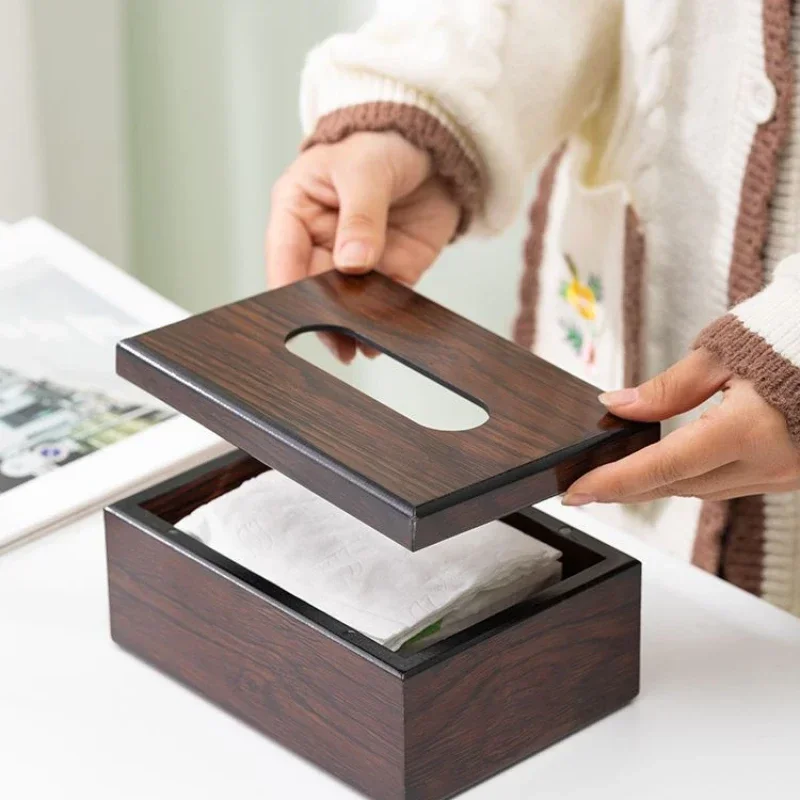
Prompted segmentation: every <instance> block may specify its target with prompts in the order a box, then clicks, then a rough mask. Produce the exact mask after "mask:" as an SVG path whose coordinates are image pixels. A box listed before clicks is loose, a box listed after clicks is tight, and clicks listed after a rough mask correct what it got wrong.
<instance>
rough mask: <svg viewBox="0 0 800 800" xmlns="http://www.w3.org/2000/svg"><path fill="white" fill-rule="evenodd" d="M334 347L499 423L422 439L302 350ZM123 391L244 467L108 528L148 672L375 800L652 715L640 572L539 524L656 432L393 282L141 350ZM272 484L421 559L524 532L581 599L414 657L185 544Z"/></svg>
mask: <svg viewBox="0 0 800 800" xmlns="http://www.w3.org/2000/svg"><path fill="white" fill-rule="evenodd" d="M331 328H332V329H346V330H349V331H354V332H355V333H356V335H358V336H360V337H362V338H363V339H364V340H365V341H368V342H369V343H370V344H371V345H373V346H374V347H377V348H378V349H382V350H385V351H387V352H390V353H393V354H394V355H395V356H397V357H399V358H401V359H402V360H404V361H405V362H406V363H408V364H409V365H411V366H413V367H415V368H417V369H419V370H420V371H423V372H425V373H427V374H429V375H430V376H432V377H434V378H436V379H437V380H440V381H442V382H444V383H446V384H448V385H450V386H453V387H458V388H459V390H461V391H462V393H464V394H465V395H467V396H469V397H471V398H474V399H475V400H476V401H477V402H479V403H480V404H482V405H483V406H484V407H485V408H486V410H487V411H488V413H489V417H490V419H489V421H488V422H486V423H485V424H484V425H483V426H481V427H480V428H477V429H474V430H469V431H458V432H452V431H444V432H443V431H433V430H429V429H426V428H423V427H421V426H419V425H417V424H416V423H413V422H412V421H411V420H408V419H406V418H405V417H403V416H401V415H399V414H397V413H396V412H394V411H392V410H391V409H388V408H387V407H386V406H383V405H382V404H380V403H378V402H377V401H375V400H372V399H371V398H369V397H367V396H365V395H363V394H361V393H360V392H357V391H355V390H353V389H352V388H350V387H347V386H346V385H345V384H343V383H342V382H341V381H338V380H337V379H336V378H333V377H332V376H330V375H328V374H327V373H325V372H323V371H322V370H319V369H317V368H316V367H313V366H311V365H309V364H307V363H306V362H304V361H302V359H300V358H298V357H296V356H294V355H292V354H291V353H290V352H289V351H288V350H287V349H286V348H285V346H284V345H285V341H286V340H287V339H288V338H289V337H290V336H291V335H292V334H294V333H296V332H297V331H299V330H315V329H331ZM118 370H119V372H120V374H122V375H124V376H125V377H128V378H129V379H131V380H133V381H134V382H135V383H137V384H138V385H139V386H141V387H143V388H145V389H147V390H148V391H150V392H151V393H153V394H155V395H156V396H158V397H160V398H161V399H163V400H166V401H167V402H170V403H171V404H172V405H173V406H174V407H175V408H177V409H178V410H179V411H181V412H183V413H185V414H187V415H188V416H191V417H194V418H195V419H197V420H199V421H200V422H202V423H203V424H205V425H206V426H207V427H209V428H211V429H212V430H214V431H216V432H217V433H220V434H221V435H223V436H225V437H226V438H227V439H228V440H229V441H231V442H233V443H234V444H236V445H238V446H239V447H241V448H242V450H243V451H246V452H243V451H238V452H235V453H233V454H232V455H228V456H224V457H222V458H220V459H216V460H214V461H212V462H210V463H208V464H205V465H204V466H201V467H199V468H197V469H194V470H192V471H190V472H187V473H185V474H184V475H182V476H179V477H177V478H175V479H173V480H171V481H167V482H165V483H162V484H160V485H158V486H156V487H154V488H152V489H150V490H148V491H145V492H142V493H140V494H138V495H136V496H134V497H131V498H129V499H127V500H124V501H122V502H120V503H117V504H115V505H113V506H111V507H110V508H109V509H107V511H106V543H107V557H108V578H109V595H110V610H111V633H112V636H113V638H114V640H115V641H116V642H118V643H119V644H120V645H122V646H123V647H125V648H127V649H128V650H130V651H131V652H133V653H136V654H137V655H139V656H141V657H143V658H144V659H146V660H147V661H149V662H151V663H152V664H154V665H156V666H157V667H159V668H160V669H162V670H163V671H164V672H166V673H168V674H170V675H172V676H174V677H176V678H178V679H179V680H181V681H182V682H184V683H186V684H188V685H189V686H191V687H193V688H194V689H196V690H197V691H198V692H199V693H200V694H202V695H204V696H205V697H207V698H208V699H210V700H212V701H214V702H215V703H218V704H219V705H220V706H222V707H224V708H226V709H227V710H229V711H230V712H232V713H234V714H236V715H237V716H239V717H240V718H242V719H243V720H246V721H247V722H249V723H250V724H252V725H253V726H254V727H255V728H257V729H259V730H261V731H263V732H264V733H266V734H268V735H269V736H270V737H271V738H273V739H275V740H276V741H278V742H279V743H281V744H282V745H284V746H286V747H288V748H290V749H292V750H293V751H295V752H296V753H298V754H299V755H301V756H303V757H305V758H307V759H308V760H309V761H312V762H314V763H315V764H317V765H319V766H320V767H322V768H324V769H326V770H327V771H329V772H330V773H331V774H333V775H335V776H337V777H338V778H340V779H342V780H343V781H346V782H347V783H349V784H351V785H352V786H353V787H355V788H356V789H358V790H360V791H361V792H363V793H364V794H365V795H367V796H368V797H371V798H375V800H441V799H442V798H448V797H451V796H453V795H455V794H458V793H459V792H461V791H463V790H464V789H467V788H469V787H471V786H473V785H475V784H477V783H479V782H480V781H483V780H485V779H486V778H488V777H490V776H492V775H494V774H495V773H497V772H499V771H501V770H503V769H505V768H507V767H509V766H511V765H512V764H515V763H517V762H519V761H520V760H522V759H524V758H527V757H528V756H531V755H533V754H534V753H536V752H537V751H539V750H541V749H543V748H545V747H547V746H548V745H550V744H552V743H553V742H556V741H558V740H559V739H562V738H564V737H565V736H568V735H570V734H571V733H574V732H576V731H578V730H580V729H581V728H583V727H585V726H586V725H589V724H590V723H592V722H594V721H595V720H598V719H600V718H601V717H603V716H605V715H607V714H609V713H611V712H612V711H615V710H617V709H619V708H620V707H622V706H623V705H625V704H626V703H628V702H629V701H630V700H632V699H633V698H634V697H635V696H636V694H637V693H638V690H639V625H640V622H639V620H640V577H641V576H640V564H639V563H638V562H637V561H636V560H635V559H633V558H630V557H629V556H627V555H625V554H623V553H620V552H618V551H616V550H614V549H613V548H610V547H608V546H606V545H604V544H602V543H600V542H598V541H596V540H594V539H592V538H591V537H589V536H587V535H585V534H583V533H581V532H580V531H576V530H572V529H570V528H568V527H565V526H564V525H563V524H562V523H560V522H558V521H557V520H555V519H553V518H551V517H548V516H547V515H545V514H542V513H540V512H538V511H535V510H533V509H531V508H530V505H531V504H532V503H534V502H537V501H539V500H541V499H543V498H544V497H546V496H548V495H552V494H555V493H556V492H558V491H562V490H563V489H564V488H566V486H567V485H568V484H569V483H570V482H571V481H572V480H574V479H575V478H576V477H578V476H579V475H581V474H583V473H584V472H585V471H586V470H588V469H590V468H592V467H593V466H595V465H597V464H601V463H605V462H607V461H610V460H612V459H614V458H619V457H621V456H622V455H625V454H627V453H629V452H632V451H633V450H635V449H637V448H639V447H642V446H644V445H646V444H649V443H651V442H653V441H655V440H656V439H657V437H658V426H655V425H642V424H634V423H628V422H623V421H621V420H617V419H615V418H613V417H609V416H608V415H606V414H605V412H604V410H603V409H602V407H601V406H600V405H599V404H598V403H597V401H596V390H594V389H593V388H592V387H590V386H587V385H586V384H583V383H581V382H580V381H577V380H576V379H574V378H572V377H571V376H569V375H567V374H566V373H563V372H561V371H559V370H556V369H555V368H554V367H552V366H550V365H548V364H545V363H544V362H542V361H541V360H540V359H537V358H536V357H535V356H533V355H531V354H530V353H527V352H526V351H524V350H522V349H520V348H517V347H515V346H514V345H512V344H509V343H508V342H505V341H504V340H502V339H500V338H499V337H495V336H493V335H492V334H489V333H488V332H486V331H483V330H482V329H480V328H478V327H477V326H475V325H472V324H471V323H469V322H467V321H466V320H463V319H462V318H460V317H458V316H456V315H454V314H451V313H450V312H448V311H446V310H445V309H443V308H441V307H440V306H437V305H436V304H434V303H431V302H430V301H428V300H425V299H424V298H422V297H420V296H419V295H417V294H415V293H414V292H412V291H411V290H409V289H406V288H403V287H400V286H398V285H397V284H393V283H392V282H391V281H388V280H387V279H385V278H382V277H381V276H379V275H373V276H369V277H368V278H366V279H353V278H345V277H342V276H340V275H335V274H330V275H324V276H319V277H317V278H313V279H309V280H306V281H303V282H302V283H299V284H295V285H294V286H291V287H287V288H286V289H281V290H278V291H276V292H269V293H265V294H263V295H259V296H257V297H255V298H250V299H249V300H245V301H241V302H239V303H235V304H232V305H230V306H226V307H223V308H221V309H216V310H214V311H211V312H208V313H207V314H203V315H199V316H198V317H193V318H191V319H188V320H186V321H184V322H180V323H177V324H176V325H172V326H169V327H167V328H164V329H161V330H159V331H155V332H153V333H150V334H145V335H143V336H141V337H137V338H135V339H133V340H129V341H126V342H123V343H122V344H121V345H120V349H119V357H118ZM421 464H422V465H424V467H425V469H424V470H421V469H420V465H421ZM270 468H275V469H279V470H280V471H282V472H284V473H285V474H287V475H288V476H289V477H291V478H293V479H294V480H297V481H298V482H300V483H302V484H304V485H306V486H307V487H309V488H311V489H312V490H314V491H315V492H317V493H318V494H320V495H322V496H323V497H325V498H327V499H328V500H330V501H331V502H333V503H335V504H336V505H339V506H340V507H341V508H343V509H345V510H347V511H348V512H350V513H351V514H353V515H354V516H356V517H358V518H360V519H362V520H363V521H365V522H367V523H368V524H370V525H372V527H374V528H375V531H376V532H375V535H376V536H379V535H387V536H391V537H392V538H394V539H395V540H397V541H398V542H400V543H401V544H403V545H405V546H406V547H408V548H411V549H417V548H420V547H424V546H428V545H430V544H434V543H435V542H437V541H440V540H442V539H444V538H447V537H448V536H452V535H457V534H458V533H459V532H461V531H464V530H467V529H469V528H472V527H475V526H477V525H479V524H482V523H483V522H486V521H488V520H490V519H500V518H502V519H503V520H504V521H505V522H507V523H508V524H510V525H513V526H514V527H516V528H517V529H519V530H521V531H523V532H525V533H527V534H530V535H532V536H535V537H536V538H537V539H539V540H541V541H543V542H545V543H547V544H550V545H552V546H554V547H557V548H558V549H559V550H561V551H562V553H563V558H562V565H563V576H562V579H561V581H560V582H559V583H558V584H556V585H555V586H552V587H550V588H549V589H546V590H544V591H543V592H541V593H539V594H538V595H536V596H535V597H534V598H532V599H530V600H528V601H525V602H523V603H520V604H518V605H516V606H514V607H513V608H509V609H507V610H506V611H503V612H501V613H499V614H496V615H495V616H494V617H492V618H490V619H488V620H486V621H485V622H482V623H480V624H478V625H475V626H473V627H472V628H470V629H468V630H466V631H464V632H462V633H460V634H457V635H455V636H453V637H451V638H449V639H446V640H444V641H441V642H439V643H436V644H434V645H431V646H430V647H428V648H426V649H423V650H421V651H419V652H417V653H413V654H403V653H393V652H391V651H389V650H388V649H386V648H384V647H382V646H380V645H378V644H376V643H374V642H372V641H371V640H369V639H367V638H366V637H365V636H363V635H362V634H360V633H358V632H357V631H354V630H351V629H348V628H347V627H346V626H344V625H342V624H341V623H340V622H338V621H337V620H335V619H333V618H331V617H329V616H327V615H326V614H324V613H322V612H321V611H319V610H318V609H316V608H313V607H311V606H309V605H308V604H306V603H304V602H302V601H301V600H300V599H298V598H296V597H293V596H292V595H290V594H288V593H287V592H285V591H284V590H282V589H280V588H279V587H277V586H276V585H274V584H271V583H269V582H268V581H266V580H264V579H263V578H260V577H259V576H257V575H255V574H253V573H252V572H250V571H249V570H247V569H245V568H243V567H242V566H240V565H238V564H235V563H233V562H231V561H230V560H228V559H227V558H225V557H223V556H222V555H220V554H218V553H216V552H215V551H213V550H211V549H210V548H208V547H206V546H205V545H203V544H202V543H200V542H199V541H197V540H196V539H194V538H192V537H191V536H188V535H186V534H184V533H182V532H180V531H178V530H177V529H176V528H174V527H173V526H174V524H175V523H176V522H177V521H178V520H180V519H181V518H183V517H184V516H185V515H187V514H189V513H190V512H191V511H193V510H194V509H195V508H197V507H199V506H200V505H203V504H205V503H207V502H209V501H211V500H212V499H214V498H215V497H218V496H220V495H221V494H224V493H226V492H228V491H231V490H232V489H234V488H236V487H237V486H238V485H239V484H241V483H242V482H243V481H244V480H247V479H248V478H250V477H254V476H255V475H257V474H259V473H261V472H263V471H265V470H267V469H270Z"/></svg>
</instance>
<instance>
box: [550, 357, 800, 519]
mask: <svg viewBox="0 0 800 800" xmlns="http://www.w3.org/2000/svg"><path fill="white" fill-rule="evenodd" d="M720 390H721V391H722V392H724V397H723V401H722V403H721V404H720V405H719V406H715V407H714V408H712V409H711V410H709V411H706V412H705V413H704V414H703V415H702V416H701V417H700V418H699V419H697V420H696V421H694V422H691V423H689V424H688V425H685V426H684V427H682V428H679V429H678V430H677V431H675V432H674V433H671V434H670V435H669V436H666V437H665V438H664V439H663V440H662V441H661V442H658V443H657V444H653V445H650V446H649V447H646V448H644V449H643V450H640V451H639V452H637V453H634V454H633V455H630V456H628V457H627V458H623V459H621V460H620V461H617V462H616V463H614V464H607V465H605V466H603V467H599V468H597V469H595V470H593V471H592V472H590V473H588V474H587V475H584V476H583V477H582V478H580V479H579V480H577V481H575V483H573V484H572V486H570V488H569V490H568V492H567V493H566V495H565V496H564V499H563V502H564V504H565V505H572V506H578V505H586V504H588V503H593V502H599V503H639V502H643V501H646V500H653V499H656V498H659V497H668V496H675V495H677V496H681V497H700V498H703V499H704V500H729V499H731V498H734V497H744V496H746V495H753V494H766V493H771V492H786V491H791V490H795V489H800V448H798V447H797V445H796V444H795V443H794V441H793V440H792V438H791V436H790V435H789V430H788V428H787V426H786V421H785V419H784V417H783V415H782V414H781V413H780V412H779V411H777V410H776V409H774V408H773V407H772V406H770V405H769V404H768V403H767V402H766V401H765V400H763V399H762V398H761V396H760V395H759V394H758V393H757V392H756V390H755V389H754V388H753V386H752V384H751V383H750V382H749V381H746V380H742V379H741V378H737V377H736V376H735V375H733V373H731V372H730V370H728V369H726V368H725V367H723V366H722V365H720V364H719V362H717V361H716V360H715V359H714V357H713V356H712V355H711V354H710V353H709V352H708V351H707V350H703V349H700V350H696V351H694V352H693V353H692V354H691V355H689V356H687V357H686V358H684V359H683V360H682V361H679V362H678V363H677V364H675V365H674V366H672V367H671V368H670V369H668V370H667V371H666V372H663V373H661V374H660V375H657V376H656V377H655V378H653V380H651V381H648V382H647V383H644V384H642V385H641V386H639V387H638V388H636V389H623V390H621V391H619V392H609V393H607V394H605V395H601V396H600V399H601V401H602V402H603V403H604V404H605V405H606V406H607V408H608V409H609V411H611V412H612V413H614V414H616V415H617V416H619V417H625V418H626V419H634V420H642V421H656V420H664V419H668V418H669V417H673V416H675V415H676V414H682V413H684V412H686V411H690V410H691V409H693V408H696V407H697V406H699V405H701V404H702V403H703V402H705V401H706V400H708V399H709V398H710V397H712V396H713V395H714V394H715V393H716V392H718V391H720Z"/></svg>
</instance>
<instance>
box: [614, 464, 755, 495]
mask: <svg viewBox="0 0 800 800" xmlns="http://www.w3.org/2000/svg"><path fill="white" fill-rule="evenodd" d="M752 483H753V471H752V468H751V467H748V466H747V465H746V464H745V463H744V462H742V461H732V462H730V463H729V464H723V466H721V467H717V469H712V470H710V471H709V472H706V473H704V474H703V475H697V476H696V477H694V478H687V479H686V480H682V481H676V482H675V483H669V484H665V485H664V486H659V487H658V488H657V489H653V490H652V491H649V492H645V493H643V494H639V495H634V496H633V497H630V498H628V499H627V500H626V501H625V502H627V503H646V502H649V501H650V500H659V499H661V498H663V497H707V496H708V495H712V494H718V493H722V492H731V491H733V492H735V491H736V490H738V489H741V488H743V487H746V486H749V485H751V484H752Z"/></svg>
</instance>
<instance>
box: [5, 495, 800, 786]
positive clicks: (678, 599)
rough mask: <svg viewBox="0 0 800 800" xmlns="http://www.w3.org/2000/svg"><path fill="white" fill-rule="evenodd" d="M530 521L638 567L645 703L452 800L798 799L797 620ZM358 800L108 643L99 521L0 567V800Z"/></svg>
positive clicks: (636, 545)
mask: <svg viewBox="0 0 800 800" xmlns="http://www.w3.org/2000/svg"><path fill="white" fill-rule="evenodd" d="M545 509H546V510H548V511H550V512H551V513H553V512H554V511H555V513H556V514H558V515H559V516H561V517H562V518H564V519H565V520H566V521H569V522H571V523H573V524H577V525H579V526H580V527H582V528H583V529H584V530H586V531H587V532H589V533H592V534H594V535H596V536H598V538H601V539H603V540H605V541H607V542H609V543H610V544H612V545H616V546H619V547H621V548H622V549H624V550H626V551H627V552H629V553H631V554H632V555H634V556H636V557H638V558H640V559H641V560H642V561H643V562H644V564H645V566H644V597H643V654H642V657H643V674H642V693H641V695H640V697H639V698H638V700H636V701H635V702H634V703H633V704H632V705H631V706H629V707H628V708H626V709H624V710H622V711H620V712H618V713H616V714H614V715H612V716H611V717H608V718H607V719H605V720H603V721H601V722H599V723H597V724H595V725H594V726H592V727H590V728H588V729H587V730H585V731H582V732H581V733H579V734H577V735H575V736H573V737H571V738H569V739H567V740H565V741H563V742H561V743H559V744H557V745H555V746H554V747H552V748H550V749H549V750H546V751H544V752H543V753H541V754H539V755H537V756H535V757H533V758H531V759H529V760H528V761H526V762H524V763H522V764H520V765H518V766H516V767H514V768H513V769H511V770H508V771H507V772H505V773H503V774H502V775H500V776H498V777H496V778H494V779H492V780H490V781H487V782H486V783H484V784H483V785H481V786H479V787H477V788H475V789H473V790H471V791H470V792H467V793H466V794H464V795H463V797H465V798H468V800H484V799H486V800H488V799H489V798H492V800H496V799H497V798H509V799H513V798H534V797H536V798H558V799H559V800H568V799H569V798H588V797H591V798H609V799H610V798H613V799H614V800H619V799H620V798H637V800H638V798H647V800H659V799H660V798H670V800H672V799H673V798H676V797H688V798H695V797H696V798H701V797H702V798H742V799H743V800H745V799H746V800H752V798H754V797H772V796H775V797H791V796H797V791H798V789H797V766H796V764H797V759H798V754H799V752H800V747H799V745H800V620H797V619H794V618H792V617H790V616H788V615H787V614H784V613H783V612H780V611H777V610H775V609H772V608H770V607H768V606H767V605H766V604H764V603H762V602H760V601H758V600H756V599H754V598H752V597H749V596H748V595H746V594H744V593H742V592H739V591H738V590H736V589H733V588H731V587H730V586H727V585H724V584H723V583H722V582H720V581H717V580H716V579H714V578H712V577H709V576H707V575H704V574H702V573H700V572H699V571H697V570H695V569H694V568H692V567H689V566H687V565H685V564H683V563H681V562H680V561H678V560H676V559H673V558H672V557H669V556H665V555H662V554H660V553H658V552H656V551H655V550H652V549H650V548H649V547H647V546H645V545H643V544H641V543H640V542H638V541H636V540H634V539H633V538H632V537H629V536H626V535H624V534H621V533H619V532H616V531H613V530H611V529H610V528H608V527H606V526H604V525H602V524H600V523H597V522H596V521H594V520H592V519H591V518H589V517H588V516H587V515H586V514H585V513H583V512H581V511H579V510H569V509H561V508H560V506H557V505H556V504H555V503H549V504H545ZM0 524H2V522H1V521H0ZM784 786H785V790H783V791H781V790H780V788H781V787H784ZM773 790H774V792H773ZM357 796H358V795H356V794H355V793H354V792H352V791H351V790H350V789H348V788H347V787H345V786H343V785H342V784H340V783H338V782H337V781H336V780H334V779H332V778H330V777H328V776H327V775H325V774H324V773H322V772H321V771H319V770H317V769H316V768H314V767H312V766H310V765H309V764H307V763H306V762H304V761H302V760H300V759H299V758H296V757H295V756H293V755H292V754H291V753H289V752H287V751H286V750H283V749H282V748H280V747H278V746H277V745H275V744H273V743H272V742H270V741H269V740H268V739H266V738H265V737H263V736H261V735H260V734H258V733H256V732H255V731H254V730H252V729H251V728H249V727H247V726H246V725H244V724H241V723H239V722H237V720H236V719H234V718H233V717H231V716H229V715H227V714H226V713H224V712H222V711H220V710H218V709H217V708H215V707H214V706H213V705H211V704H210V703H207V702H205V701H203V700H202V699H201V698H200V697H198V696H197V695H195V694H194V693H192V692H191V691H189V690H187V689H184V688H183V687H182V686H180V685H179V684H178V683H176V682H174V681H172V680H170V679H168V678H166V677H164V676H163V675H161V674H160V673H158V672H156V671H155V670H153V669H151V668H150V667H148V666H147V665H145V664H144V663H141V662H139V661H138V660H137V659H135V658H134V657H132V656H130V655H128V654H127V653H125V652H123V651H122V650H120V649H119V648H117V647H116V645H114V644H113V643H112V642H111V640H110V639H109V635H108V614H107V606H106V573H105V563H104V545H103V538H102V524H101V519H100V516H99V514H95V515H93V516H91V517H88V518H86V519H85V520H83V521H81V522H78V523H74V524H72V525H69V526H67V527H65V528H63V529H61V530H60V531H57V532H55V533H53V534H51V535H49V536H47V537H46V538H43V539H41V540H39V541H35V542H32V543H30V544H28V545H26V546H24V547H21V548H19V549H18V550H14V551H11V552H10V553H8V554H6V555H5V556H3V557H2V558H0V797H2V798H4V800H29V798H37V799H38V798H52V799H53V800H71V799H72V798H81V800H86V798H96V797H102V798H110V799H112V800H128V798H136V799H137V800H145V799H146V800H161V798H164V799H165V800H167V799H168V800H177V799H178V798H179V799H180V800H182V799H183V798H191V800H202V798H209V800H220V798H223V797H224V798H240V797H241V798H245V797H249V798H265V799H271V798H282V797H292V798H331V799H332V800H338V798H354V797H357Z"/></svg>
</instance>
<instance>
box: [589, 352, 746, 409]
mask: <svg viewBox="0 0 800 800" xmlns="http://www.w3.org/2000/svg"><path fill="white" fill-rule="evenodd" d="M730 377H731V372H730V370H728V369H727V368H726V367H724V366H722V365H721V364H720V363H719V362H718V361H717V360H716V359H715V358H714V357H713V356H712V355H711V353H709V352H708V351H707V350H704V349H702V348H701V349H699V350H694V351H693V352H692V353H690V354H689V355H688V356H686V358H683V359H681V360H680V361H678V362H677V363H676V364H673V366H671V367H670V368H669V369H668V370H667V371H666V372H662V373H660V374H659V375H656V377H655V378H653V379H652V380H649V381H647V382H646V383H643V384H642V385H641V386H638V387H635V388H631V389H621V390H619V391H616V392H605V393H603V394H601V395H600V402H601V403H603V404H604V405H605V406H606V407H607V408H608V409H609V411H612V412H613V413H614V414H616V415H617V416H619V417H625V418H626V419H636V420H642V421H652V422H655V421H657V420H663V419H669V418H670V417H674V416H675V415H676V414H683V413H684V412H686V411H690V410H691V409H693V408H696V407H697V406H699V405H700V404H701V403H703V402H705V401H706V400H708V399H709V398H710V397H712V396H713V395H714V394H716V393H717V392H718V391H719V390H720V389H721V388H722V387H723V386H724V385H725V383H726V381H728V380H729V379H730Z"/></svg>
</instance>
